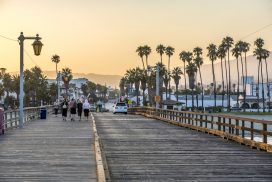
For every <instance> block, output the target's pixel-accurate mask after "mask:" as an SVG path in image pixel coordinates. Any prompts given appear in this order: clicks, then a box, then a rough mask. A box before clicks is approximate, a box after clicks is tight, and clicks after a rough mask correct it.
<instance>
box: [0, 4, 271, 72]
mask: <svg viewBox="0 0 272 182" xmlns="http://www.w3.org/2000/svg"><path fill="white" fill-rule="evenodd" d="M0 23H1V24H0V67H4V68H7V71H8V72H13V71H18V70H19V44H18V42H16V41H12V40H7V39H5V38H3V37H1V36H5V37H8V38H11V39H15V40H17V38H18V36H19V35H20V32H21V31H23V32H24V35H25V36H35V35H36V33H39V34H40V36H41V37H42V42H43V44H44V47H43V50H42V53H41V56H39V57H36V56H34V54H33V51H32V46H31V44H32V42H33V41H32V40H26V41H25V50H26V52H27V53H28V54H29V55H30V57H31V58H29V57H28V56H27V55H26V54H25V68H26V69H27V68H31V67H33V66H36V65H38V66H40V67H41V69H42V70H55V65H54V64H53V63H52V62H51V56H52V55H53V54H58V55H59V56H60V58H61V62H60V64H59V68H60V69H61V68H63V67H69V68H71V69H72V71H73V72H77V73H78V72H82V73H98V74H118V75H122V74H124V73H125V71H126V70H127V69H129V68H132V67H136V66H141V61H140V58H139V57H138V55H137V54H136V53H135V50H136V48H137V47H138V46H140V45H145V44H147V45H149V46H150V47H151V48H152V53H151V55H150V58H149V60H150V64H155V62H157V61H158V60H159V55H158V54H157V53H156V51H155V49H156V46H157V45H158V44H164V45H170V46H172V47H174V48H175V49H176V51H175V54H174V56H173V58H172V62H171V67H174V66H181V65H182V64H181V63H182V62H181V61H180V60H179V57H178V54H179V53H180V52H181V51H182V50H186V51H191V50H192V49H193V48H194V47H196V46H200V47H202V48H203V49H206V47H207V46H208V44H209V43H215V44H217V45H218V44H219V43H220V42H221V40H222V39H223V37H225V36H226V35H229V36H231V37H233V38H234V40H235V41H238V40H240V39H243V40H244V41H247V42H249V43H250V44H251V45H252V47H251V50H250V54H252V50H253V42H254V40H255V39H256V38H258V37H261V38H263V39H264V40H265V48H267V49H269V50H272V26H267V25H270V24H272V0H43V1H42V0H0ZM265 26H267V27H266V28H264V29H262V30H260V29H261V28H263V27H265ZM257 30H260V31H257ZM255 31H257V33H254V32H255ZM252 33H254V34H252ZM249 34H252V35H250V36H248V35H249ZM204 54H205V55H206V50H205V52H204ZM163 59H164V62H165V63H166V62H167V58H166V56H164V58H163ZM205 63H207V64H208V63H209V61H208V59H207V58H206V57H205Z"/></svg>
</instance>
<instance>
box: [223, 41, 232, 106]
mask: <svg viewBox="0 0 272 182" xmlns="http://www.w3.org/2000/svg"><path fill="white" fill-rule="evenodd" d="M222 43H223V45H224V46H225V49H226V51H227V52H228V72H229V74H228V76H229V77H228V111H230V93H231V91H230V89H231V77H230V60H229V52H230V48H231V47H232V45H233V38H231V37H229V36H227V37H225V38H224V39H223V41H222Z"/></svg>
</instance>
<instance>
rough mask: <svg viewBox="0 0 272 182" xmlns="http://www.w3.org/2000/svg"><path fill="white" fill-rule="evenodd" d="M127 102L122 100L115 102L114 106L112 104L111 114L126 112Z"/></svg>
mask: <svg viewBox="0 0 272 182" xmlns="http://www.w3.org/2000/svg"><path fill="white" fill-rule="evenodd" d="M127 108H128V107H127V104H126V103H124V102H117V103H116V104H115V105H114V106H113V114H115V113H125V114H127Z"/></svg>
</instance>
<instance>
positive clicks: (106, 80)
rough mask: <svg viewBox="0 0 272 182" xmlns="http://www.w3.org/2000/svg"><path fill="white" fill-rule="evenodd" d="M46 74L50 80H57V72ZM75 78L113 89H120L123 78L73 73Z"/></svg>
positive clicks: (47, 72) (45, 72) (46, 72)
mask: <svg viewBox="0 0 272 182" xmlns="http://www.w3.org/2000/svg"><path fill="white" fill-rule="evenodd" d="M44 74H45V75H46V76H47V77H48V78H52V79H54V78H56V72H55V71H44ZM73 77H74V78H87V79H88V80H90V81H92V82H94V83H99V84H101V85H105V84H106V85H107V86H111V87H113V88H114V87H116V88H119V81H120V79H121V78H122V76H120V75H100V74H95V73H88V74H85V73H73Z"/></svg>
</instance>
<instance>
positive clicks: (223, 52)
mask: <svg viewBox="0 0 272 182" xmlns="http://www.w3.org/2000/svg"><path fill="white" fill-rule="evenodd" d="M217 57H218V58H220V61H221V62H220V63H221V83H222V88H223V90H222V104H221V105H222V107H224V97H225V80H224V68H223V59H225V68H226V69H227V63H226V49H225V47H224V44H220V45H219V47H218V49H217ZM225 73H226V80H228V78H227V70H225ZM227 88H228V81H227Z"/></svg>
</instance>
